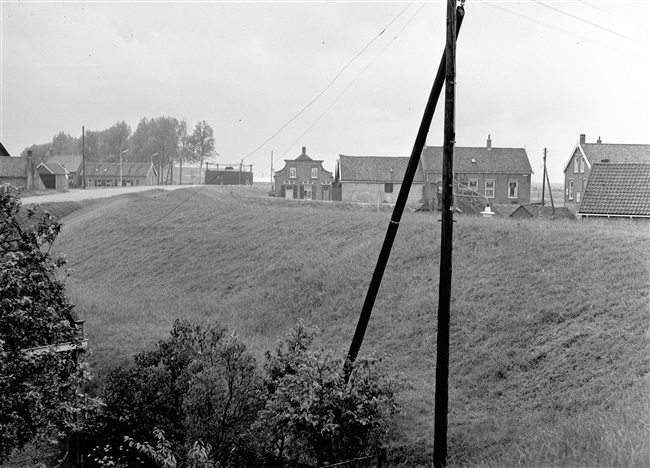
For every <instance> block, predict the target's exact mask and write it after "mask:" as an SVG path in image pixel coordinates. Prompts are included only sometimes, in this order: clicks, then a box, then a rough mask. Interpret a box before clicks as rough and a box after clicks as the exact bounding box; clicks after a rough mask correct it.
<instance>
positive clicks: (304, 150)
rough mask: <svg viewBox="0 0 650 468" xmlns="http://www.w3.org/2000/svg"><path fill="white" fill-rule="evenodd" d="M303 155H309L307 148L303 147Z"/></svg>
mask: <svg viewBox="0 0 650 468" xmlns="http://www.w3.org/2000/svg"><path fill="white" fill-rule="evenodd" d="M302 154H307V147H306V146H303V147H302Z"/></svg>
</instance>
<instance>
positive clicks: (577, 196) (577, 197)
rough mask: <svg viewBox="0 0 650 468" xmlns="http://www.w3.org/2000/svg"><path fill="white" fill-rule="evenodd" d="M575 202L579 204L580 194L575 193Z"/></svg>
mask: <svg viewBox="0 0 650 468" xmlns="http://www.w3.org/2000/svg"><path fill="white" fill-rule="evenodd" d="M576 201H577V202H578V203H580V192H576Z"/></svg>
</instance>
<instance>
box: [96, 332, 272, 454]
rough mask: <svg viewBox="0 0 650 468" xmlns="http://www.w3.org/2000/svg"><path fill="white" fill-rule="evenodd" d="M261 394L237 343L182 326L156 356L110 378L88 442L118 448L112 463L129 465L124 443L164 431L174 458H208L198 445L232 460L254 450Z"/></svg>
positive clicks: (161, 344)
mask: <svg viewBox="0 0 650 468" xmlns="http://www.w3.org/2000/svg"><path fill="white" fill-rule="evenodd" d="M261 390H262V387H261V379H260V377H259V375H258V372H257V369H256V364H255V360H254V358H253V357H252V356H251V355H250V354H249V353H248V352H247V351H246V347H245V346H244V345H243V344H242V343H241V342H239V340H238V339H237V338H236V337H234V336H229V337H227V336H226V334H225V329H224V328H223V327H221V326H220V325H219V324H210V325H207V326H203V325H200V324H197V323H191V322H188V321H181V320H177V321H176V322H175V323H174V327H173V329H172V331H171V334H170V337H169V338H168V339H165V340H161V341H160V342H159V343H158V346H157V347H156V349H154V350H152V351H147V352H143V353H140V354H138V355H137V356H136V357H135V364H134V365H133V366H131V367H121V368H117V369H114V370H113V371H112V372H111V373H110V374H109V376H108V378H107V380H106V385H105V386H104V388H103V390H102V395H103V397H104V401H105V403H106V406H105V409H104V411H103V413H102V414H101V415H100V416H98V417H97V418H95V419H94V420H93V421H92V423H91V425H90V426H91V428H92V437H91V440H90V441H89V442H90V445H93V444H94V445H99V444H100V442H101V443H104V442H105V441H108V443H109V445H110V446H111V447H115V448H116V449H114V450H113V452H111V453H110V455H111V456H114V457H117V458H118V459H120V460H122V461H129V460H133V458H134V457H135V456H136V455H135V454H134V453H133V452H129V451H128V450H126V451H124V450H122V451H121V453H119V452H118V448H119V447H121V445H122V444H121V442H122V440H121V439H122V437H124V436H127V437H129V438H130V440H138V441H140V440H146V438H147V437H148V435H149V433H150V430H151V428H152V427H157V428H159V430H160V431H164V433H165V434H168V436H167V437H168V438H165V444H169V447H170V450H171V452H173V453H175V454H182V453H195V455H196V456H199V455H200V454H201V453H205V452H200V451H199V452H197V450H199V449H198V448H197V447H194V445H193V442H192V441H194V442H195V441H197V440H199V441H205V442H206V444H208V445H210V447H214V453H215V455H214V456H215V457H221V458H223V457H227V456H228V453H229V452H230V451H231V450H232V448H233V447H241V446H243V445H246V444H247V443H248V439H247V435H248V431H249V427H250V426H251V424H252V423H253V421H254V419H255V417H256V414H257V411H258V409H259V407H260V405H261V401H262V400H261ZM130 447H134V446H133V445H131V446H130ZM136 448H138V447H136ZM140 448H141V447H140ZM193 448H194V449H196V450H194V452H192V450H191V449H193ZM210 450H212V449H210ZM208 452H209V450H208ZM177 456H178V455H177ZM180 461H182V462H183V463H185V462H186V460H184V459H183V458H180Z"/></svg>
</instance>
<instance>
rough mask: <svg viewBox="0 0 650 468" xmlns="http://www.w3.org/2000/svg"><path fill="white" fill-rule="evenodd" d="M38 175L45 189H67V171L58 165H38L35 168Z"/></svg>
mask: <svg viewBox="0 0 650 468" xmlns="http://www.w3.org/2000/svg"><path fill="white" fill-rule="evenodd" d="M37 169H38V174H39V175H40V176H41V180H42V181H43V184H44V185H45V188H48V189H53V190H65V189H67V188H68V171H67V170H66V168H65V167H63V166H62V165H61V164H59V163H48V164H46V163H43V162H42V163H40V164H39V165H38V166H37Z"/></svg>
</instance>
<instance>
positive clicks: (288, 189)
mask: <svg viewBox="0 0 650 468" xmlns="http://www.w3.org/2000/svg"><path fill="white" fill-rule="evenodd" d="M284 198H286V199H287V200H293V187H292V186H291V185H288V186H287V187H286V188H285V190H284Z"/></svg>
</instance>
